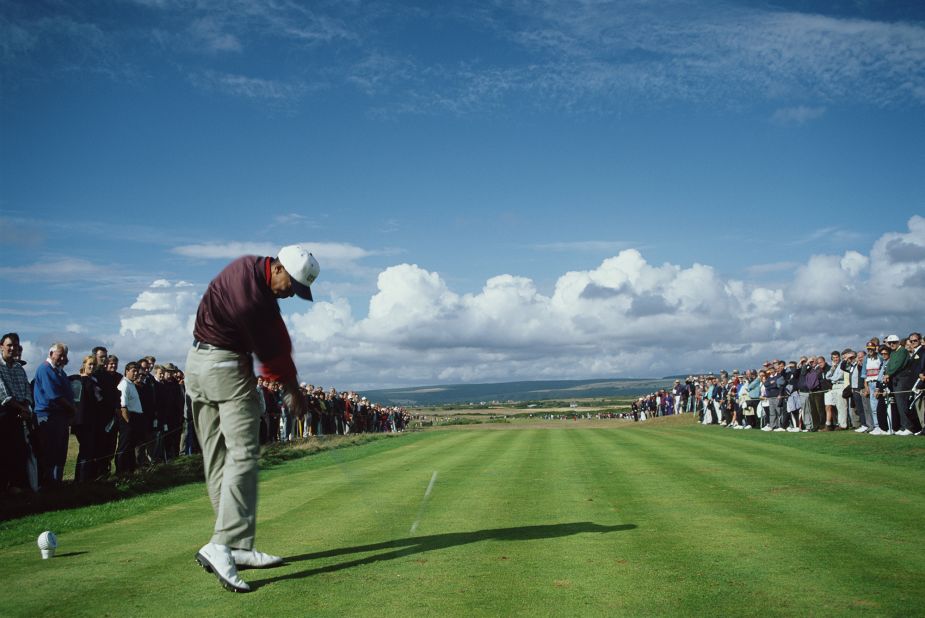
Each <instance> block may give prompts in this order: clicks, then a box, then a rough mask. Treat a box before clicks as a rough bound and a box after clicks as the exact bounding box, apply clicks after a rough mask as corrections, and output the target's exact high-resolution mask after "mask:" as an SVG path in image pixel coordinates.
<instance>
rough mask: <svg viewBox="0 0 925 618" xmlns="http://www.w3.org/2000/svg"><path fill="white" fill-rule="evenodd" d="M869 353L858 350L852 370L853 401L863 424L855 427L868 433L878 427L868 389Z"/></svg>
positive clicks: (859, 431) (857, 430)
mask: <svg viewBox="0 0 925 618" xmlns="http://www.w3.org/2000/svg"><path fill="white" fill-rule="evenodd" d="M866 378H867V353H866V352H865V351H864V350H858V353H857V356H856V357H855V361H854V365H853V367H852V370H851V391H852V395H851V396H852V399H851V403H852V405H854V408H855V409H856V410H857V411H858V417H859V420H860V423H861V426H860V427H858V428H857V429H855V431H856V432H857V433H867V432H868V431H872V430H873V429H874V428H875V427H877V422H876V420H875V418H876V415H874V414H872V413H871V408H870V397H869V396H868V395H869V393H868V391H867V379H866Z"/></svg>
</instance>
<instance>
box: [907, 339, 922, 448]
mask: <svg viewBox="0 0 925 618" xmlns="http://www.w3.org/2000/svg"><path fill="white" fill-rule="evenodd" d="M906 341H907V345H908V346H909V360H910V363H911V369H912V375H913V376H915V388H917V389H919V390H921V389H923V388H925V345H923V343H922V333H918V332H915V333H910V334H909V337H908V338H907V339H906ZM923 403H925V401H923V398H922V397H921V396H919V397H918V398H917V402H916V405H915V407H914V408H913V407H912V406H911V404H910V410H909V412H910V414H911V413H914V414H915V416H916V420H918V422H919V426H921V427H923V429H922V430H920V431H919V432H918V435H923V434H925V405H923Z"/></svg>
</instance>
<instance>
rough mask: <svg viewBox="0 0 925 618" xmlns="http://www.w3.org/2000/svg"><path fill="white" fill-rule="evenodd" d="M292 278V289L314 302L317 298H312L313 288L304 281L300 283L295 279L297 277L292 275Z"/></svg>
mask: <svg viewBox="0 0 925 618" xmlns="http://www.w3.org/2000/svg"><path fill="white" fill-rule="evenodd" d="M290 280H291V281H292V291H293V292H295V295H296V296H298V297H299V298H304V299H305V300H310V301H312V302H314V300H315V299H314V298H312V289H311V288H310V287H308V286H307V285H305V284H304V283H299V282H298V281H296V280H295V277H290Z"/></svg>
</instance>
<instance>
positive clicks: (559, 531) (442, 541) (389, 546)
mask: <svg viewBox="0 0 925 618" xmlns="http://www.w3.org/2000/svg"><path fill="white" fill-rule="evenodd" d="M635 529H636V524H624V525H619V526H602V525H600V524H595V523H591V522H588V521H581V522H575V523H570V524H549V525H542V526H522V527H519V528H494V529H490V530H475V531H473V532H448V533H446V534H432V535H430V536H413V537H408V538H404V539H395V540H392V541H384V542H382V543H373V544H370V545H357V546H355V547H342V548H339V549H329V550H326V551H320V552H314V553H310V554H301V555H299V556H290V557H288V558H286V564H292V563H294V562H304V561H306V560H317V559H320V558H331V557H334V556H345V555H350V554H365V553H368V552H375V551H380V550H388V551H385V552H384V553H380V554H376V555H374V556H367V557H365V558H357V559H354V560H347V561H346V562H338V563H337V564H330V565H327V566H320V567H315V568H313V569H306V570H304V571H298V572H296V573H289V574H286V575H280V576H277V577H270V578H267V579H262V580H257V581H251V582H248V583H249V584H250V585H251V586H252V587H255V588H259V587H261V586H265V585H267V584H272V583H274V582H279V581H285V580H287V579H302V578H303V577H311V576H312V575H320V574H321V573H333V572H335V571H341V570H343V569H351V568H353V567H358V566H363V565H365V564H373V563H376V562H382V561H384V560H395V559H396V558H402V557H404V556H410V555H414V554H420V553H423V552H428V551H433V550H438V549H446V548H448V547H458V546H460V545H468V544H469V543H478V542H479V541H489V540H492V541H534V540H539V539H554V538H558V537H563V536H571V535H573V534H583V533H588V532H597V533H607V532H623V531H626V530H635Z"/></svg>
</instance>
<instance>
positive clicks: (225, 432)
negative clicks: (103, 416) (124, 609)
mask: <svg viewBox="0 0 925 618" xmlns="http://www.w3.org/2000/svg"><path fill="white" fill-rule="evenodd" d="M319 271H320V268H319V266H318V262H317V261H316V260H315V258H314V256H312V254H311V253H309V252H308V251H307V250H305V249H304V248H303V247H301V246H299V245H289V246H286V247H283V248H282V249H280V250H279V253H278V254H277V256H276V257H275V258H273V257H263V256H255V255H248V256H244V257H240V258H238V259H236V260H234V261H233V262H231V263H230V264H229V265H228V266H226V267H225V269H224V270H222V271H221V272H220V273H219V274H218V276H216V277H215V279H213V280H212V282H211V283H210V284H209V287H208V288H207V289H206V292H205V294H203V297H202V300H201V301H200V303H199V309H198V310H197V312H196V323H195V326H194V328H193V346H192V347H191V348H190V351H189V353H188V355H187V358H186V377H185V381H186V390H187V394H188V395H189V397H190V401H191V409H192V416H193V423H194V426H195V429H196V435H197V437H198V438H199V441H200V444H201V446H202V452H203V464H204V468H205V476H206V485H207V486H208V490H209V498H210V499H211V501H212V507H213V509H214V511H215V516H216V518H215V528H214V533H213V535H212V538H211V540H210V541H209V542H208V543H206V544H205V545H204V546H203V547H202V548H201V549H200V550H199V552H197V554H196V561H197V562H199V564H200V565H201V566H202V567H203V568H204V569H205V570H206V571H208V572H210V573H214V574H215V576H216V577H217V578H218V580H219V582H220V583H221V584H222V586H224V587H225V588H226V589H228V590H231V591H233V592H249V591H250V586H248V584H247V582H245V581H244V580H242V579H241V578H240V576H239V575H238V568H239V567H250V568H265V567H273V566H278V565H280V564H282V563H283V559H282V558H280V557H278V556H272V555H269V554H265V553H263V552H260V551H257V550H255V549H254V533H255V528H256V516H257V461H258V458H259V455H260V431H259V427H260V414H261V408H260V404H259V402H258V401H257V390H256V386H257V378H256V377H255V375H254V371H253V362H252V360H251V355H252V354H253V355H254V356H256V357H257V360H258V361H259V363H260V365H261V373H262V374H263V377H264V378H265V379H267V380H270V381H274V382H278V383H279V384H281V385H282V392H283V397H284V400H285V402H286V406H287V407H288V408H289V410H290V411H291V412H292V413H293V414H295V415H296V416H299V417H301V416H303V415H304V414H305V410H306V401H305V397H304V395H303V394H302V391H301V389H300V388H299V382H298V379H297V372H296V368H295V363H294V362H293V360H292V341H291V339H290V338H289V332H288V331H287V329H286V324H285V322H283V318H282V316H281V314H280V309H279V303H278V302H277V301H278V299H280V298H290V297H292V296H293V295H296V296H299V297H300V298H303V299H305V300H312V291H311V285H312V284H313V283H314V281H315V279H316V278H317V277H318V273H319Z"/></svg>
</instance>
